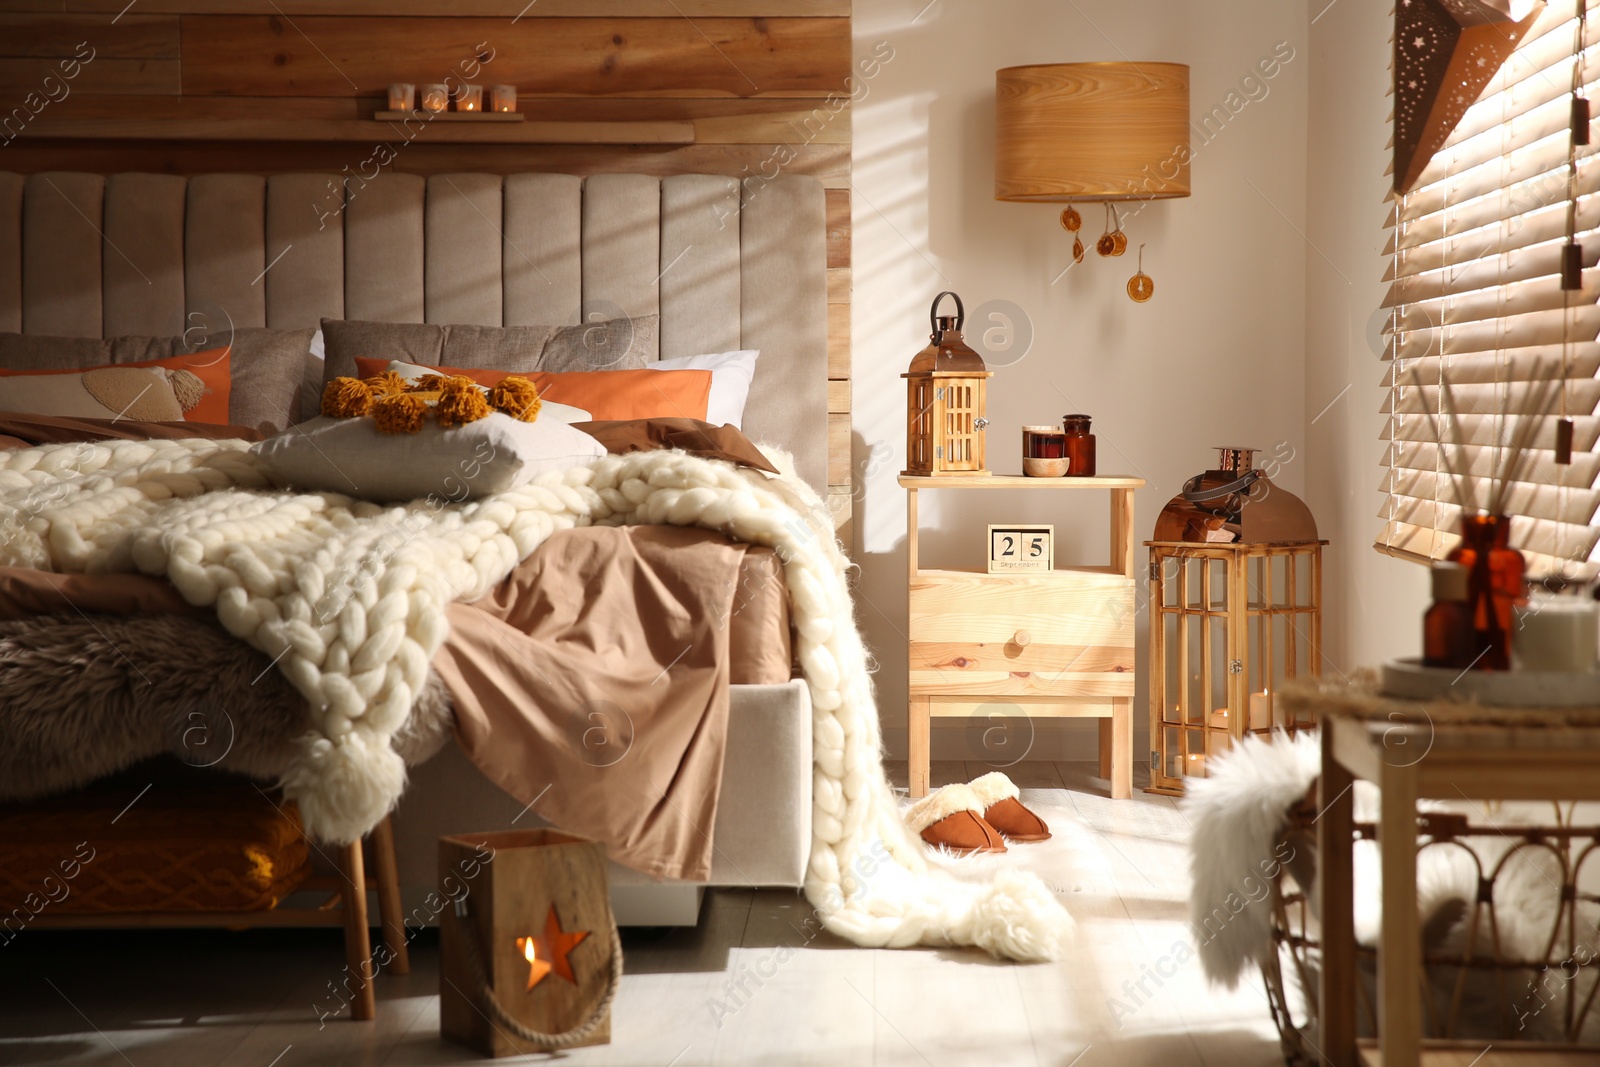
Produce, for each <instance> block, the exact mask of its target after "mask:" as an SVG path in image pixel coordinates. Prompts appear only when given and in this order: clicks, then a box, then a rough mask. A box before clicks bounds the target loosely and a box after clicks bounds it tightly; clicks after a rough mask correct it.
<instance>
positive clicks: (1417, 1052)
mask: <svg viewBox="0 0 1600 1067" xmlns="http://www.w3.org/2000/svg"><path fill="white" fill-rule="evenodd" d="M1289 692H1290V694H1291V695H1290V700H1291V701H1292V702H1293V703H1295V704H1296V705H1299V706H1301V707H1302V708H1303V710H1307V711H1311V712H1313V713H1315V714H1317V715H1318V716H1320V718H1321V721H1322V724H1323V732H1322V781H1321V787H1320V795H1319V797H1318V812H1319V814H1318V819H1317V830H1318V834H1317V850H1318V855H1319V859H1320V868H1321V870H1320V874H1319V877H1318V879H1317V884H1318V893H1319V895H1320V902H1319V907H1320V915H1321V920H1322V931H1323V950H1322V989H1321V1010H1320V1013H1319V1014H1320V1016H1321V1018H1320V1029H1321V1035H1322V1036H1321V1041H1322V1053H1323V1056H1324V1058H1325V1061H1326V1062H1327V1063H1328V1064H1329V1065H1330V1067H1380V1065H1381V1067H1419V1065H1429V1067H1444V1065H1455V1064H1467V1063H1473V1064H1476V1065H1477V1067H1511V1065H1518V1067H1521V1065H1526V1064H1534V1065H1548V1067H1565V1065H1569V1064H1570V1065H1573V1067H1576V1065H1578V1064H1593V1063H1595V1062H1596V1053H1595V1050H1594V1049H1592V1048H1590V1049H1574V1048H1572V1047H1571V1046H1566V1047H1556V1048H1550V1047H1543V1046H1540V1045H1535V1044H1529V1043H1502V1042H1495V1043H1494V1044H1493V1045H1492V1046H1490V1047H1489V1048H1487V1049H1485V1048H1484V1047H1482V1046H1483V1044H1485V1043H1481V1042H1480V1043H1478V1044H1476V1045H1473V1044H1470V1043H1462V1042H1434V1041H1428V1042H1424V1041H1423V1039H1422V1003H1421V992H1420V990H1421V981H1422V934H1421V930H1420V927H1419V924H1418V921H1417V881H1416V874H1417V801H1418V800H1419V799H1422V798H1429V799H1445V800H1461V799H1463V798H1465V799H1468V800H1600V771H1597V770H1596V766H1597V761H1600V708H1584V709H1574V708H1568V709H1561V710H1535V709H1510V708H1502V709H1489V708H1480V707H1474V706H1463V705H1450V704H1446V703H1431V704H1423V703H1418V702H1415V701H1406V700H1390V699H1378V700H1372V699H1360V698H1354V699H1352V698H1341V697H1337V696H1332V695H1328V694H1326V693H1324V694H1323V695H1321V696H1319V695H1318V694H1317V693H1316V691H1314V690H1312V689H1310V688H1300V687H1296V688H1295V689H1294V690H1291V691H1289ZM1357 692H1358V693H1359V692H1360V691H1359V690H1358V691H1357ZM1364 695H1365V696H1367V697H1370V696H1371V694H1370V693H1366V694H1364ZM1356 778H1363V779H1366V780H1367V781H1369V782H1373V783H1376V784H1377V785H1378V787H1379V788H1380V789H1381V790H1382V793H1383V799H1382V802H1381V805H1380V808H1379V821H1378V851H1379V855H1380V859H1381V864H1382V868H1383V924H1382V927H1381V930H1380V934H1379V943H1378V1000H1379V1008H1378V1039H1377V1041H1375V1042H1372V1041H1362V1042H1357V1040H1356V983H1357V976H1356V936H1355V906H1354V901H1355V897H1354V868H1353V846H1352V834H1353V830H1352V824H1353V822H1354V819H1353V808H1352V803H1351V797H1350V794H1351V791H1352V790H1351V786H1352V783H1353V782H1354V780H1355V779H1356Z"/></svg>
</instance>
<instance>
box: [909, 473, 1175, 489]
mask: <svg viewBox="0 0 1600 1067" xmlns="http://www.w3.org/2000/svg"><path fill="white" fill-rule="evenodd" d="M900 484H901V485H902V486H904V487H905V488H907V489H1142V488H1143V487H1144V479H1143V478H1135V477H1133V476H1132V475H1126V474H1099V475H1095V476H1094V477H1092V478H1029V477H1027V476H1025V475H1021V474H984V475H975V476H971V477H967V476H959V475H947V476H945V477H943V478H930V477H928V476H926V475H920V474H902V475H900Z"/></svg>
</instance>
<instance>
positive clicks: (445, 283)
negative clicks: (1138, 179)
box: [0, 173, 828, 492]
mask: <svg viewBox="0 0 1600 1067" xmlns="http://www.w3.org/2000/svg"><path fill="white" fill-rule="evenodd" d="M341 181H343V185H341ZM824 216H825V207H824V198H823V191H822V187H821V185H820V184H819V183H817V182H816V181H815V180H813V179H811V178H805V177H796V176H782V177H779V178H776V179H773V180H771V181H764V180H761V179H755V180H751V181H749V182H746V183H745V184H744V186H743V187H742V189H741V185H740V183H739V182H738V181H737V180H736V179H734V178H729V177H718V176H711V175H678V176H672V177H666V178H656V177H651V176H647V175H639V174H603V175H595V176H593V177H590V178H587V179H584V178H579V177H575V176H571V175H564V174H513V175H508V176H504V177H502V176H500V175H493V174H437V175H433V176H431V177H427V178H424V177H421V176H418V175H411V174H380V175H379V176H377V177H375V178H372V179H366V180H363V179H361V178H356V177H351V178H348V179H341V178H340V176H338V175H329V174H280V175H274V176H271V177H258V176H254V175H242V174H208V175H199V176H196V177H192V178H183V177H176V176H172V175H161V174H112V175H105V176H102V175H98V174H78V173H41V174H34V175H31V176H22V175H17V174H9V173H0V330H6V331H19V332H22V333H30V334H56V335H63V336H74V337H86V336H87V337H113V336H120V335H125V334H136V335H145V336H155V337H170V336H176V335H179V334H182V333H184V331H185V329H186V328H189V327H191V326H193V325H196V324H197V323H201V322H203V323H204V324H205V325H206V326H207V327H208V328H209V329H212V330H216V329H218V328H220V326H221V325H222V323H221V322H220V321H219V320H226V321H227V322H231V323H233V324H234V325H237V326H268V327H274V328H279V329H302V328H307V327H312V326H316V325H317V324H318V322H319V321H320V320H321V319H322V318H325V317H326V318H347V319H368V320H377V321H386V322H433V323H441V324H443V323H468V324H475V325H493V326H499V325H506V326H516V325H532V324H555V325H560V324H567V323H575V322H578V321H580V320H582V321H589V320H591V319H594V318H596V317H598V318H612V317H616V316H617V315H619V314H625V315H630V316H640V315H650V314H659V315H660V317H661V329H660V351H659V352H656V353H653V354H647V356H650V355H653V357H654V358H666V357H673V356H686V355H695V354H698V353H705V352H723V351H727V350H730V349H736V348H759V349H760V350H761V359H760V360H759V361H758V363H757V370H756V379H755V384H754V387H753V388H752V390H751V394H750V401H749V404H748V406H747V408H746V414H745V423H744V425H745V431H746V433H747V434H748V435H749V436H750V437H752V438H753V439H756V440H767V441H772V442H775V443H778V444H781V445H783V446H784V447H786V448H788V449H789V450H790V451H791V452H793V453H794V456H795V460H796V463H797V465H798V467H799V470H800V473H801V474H802V475H803V476H804V477H805V478H806V480H807V481H809V482H810V483H811V484H812V485H813V486H815V487H816V488H817V490H818V491H819V492H826V483H827V432H828V414H827V412H828V397H827V384H828V383H827V378H828V369H827V311H828V308H827V299H828V297H827V273H826V268H827V252H826V248H825V223H824Z"/></svg>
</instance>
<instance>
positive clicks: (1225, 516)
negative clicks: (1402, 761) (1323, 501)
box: [1145, 448, 1327, 795]
mask: <svg viewBox="0 0 1600 1067" xmlns="http://www.w3.org/2000/svg"><path fill="white" fill-rule="evenodd" d="M1220 451H1221V458H1220V460H1219V461H1218V464H1217V467H1216V469H1214V470H1208V471H1206V472H1205V473H1204V474H1198V475H1195V476H1194V477H1193V478H1191V479H1189V481H1188V482H1186V483H1185V484H1184V487H1183V492H1182V493H1180V494H1179V495H1178V496H1176V497H1173V498H1172V500H1171V502H1169V503H1168V504H1167V506H1166V507H1165V508H1163V509H1162V511H1161V515H1160V516H1159V517H1158V518H1157V519H1156V527H1155V537H1154V539H1153V540H1150V541H1146V542H1145V544H1146V545H1147V546H1148V547H1149V549H1150V683H1149V684H1150V748H1151V752H1150V790H1149V791H1150V792H1152V793H1164V794H1167V795H1181V794H1182V793H1183V780H1184V778H1186V777H1204V776H1205V773H1206V767H1207V764H1208V763H1209V761H1210V760H1211V759H1212V758H1213V757H1215V756H1216V755H1218V754H1220V753H1222V752H1224V751H1226V750H1227V748H1228V747H1229V746H1230V745H1232V744H1233V742H1234V741H1236V740H1239V739H1241V738H1243V737H1244V735H1245V734H1246V733H1268V732H1270V731H1271V730H1273V729H1281V730H1286V731H1289V732H1290V733H1293V732H1295V731H1297V730H1301V729H1305V728H1308V727H1310V726H1312V725H1314V724H1313V723H1310V722H1300V721H1294V720H1291V719H1289V718H1288V717H1287V715H1286V709H1285V708H1284V707H1283V705H1282V704H1281V702H1277V701H1275V700H1274V699H1273V694H1274V693H1276V692H1277V691H1278V689H1279V688H1280V687H1281V686H1282V685H1283V683H1284V682H1285V681H1286V680H1287V679H1290V678H1294V677H1297V676H1300V675H1310V676H1313V677H1315V676H1316V675H1319V674H1320V673H1321V660H1322V655H1321V646H1322V546H1323V545H1325V544H1327V542H1326V541H1322V540H1318V538H1317V524H1316V520H1315V519H1314V518H1312V516H1311V511H1310V509H1309V508H1307V507H1306V505H1305V503H1304V502H1303V501H1301V500H1300V498H1299V497H1297V496H1295V495H1294V494H1293V493H1290V492H1289V491H1288V490H1286V489H1283V488H1281V487H1279V486H1276V485H1274V484H1272V481H1271V480H1270V479H1269V478H1268V477H1267V474H1266V472H1265V471H1262V470H1260V469H1258V468H1256V467H1255V465H1254V459H1255V456H1254V450H1253V449H1249V448H1224V449H1221V450H1220Z"/></svg>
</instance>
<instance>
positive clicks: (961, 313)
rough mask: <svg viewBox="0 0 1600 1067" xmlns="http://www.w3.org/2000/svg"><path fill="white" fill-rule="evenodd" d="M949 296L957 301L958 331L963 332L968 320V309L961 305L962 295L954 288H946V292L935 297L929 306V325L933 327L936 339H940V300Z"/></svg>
mask: <svg viewBox="0 0 1600 1067" xmlns="http://www.w3.org/2000/svg"><path fill="white" fill-rule="evenodd" d="M947 296H948V297H950V298H951V299H953V300H954V301H955V302H956V332H957V333H960V332H961V327H962V326H963V325H965V323H966V321H967V309H966V308H964V307H962V306H961V297H960V296H958V295H956V293H955V291H954V290H952V289H946V290H945V291H944V292H942V293H940V294H939V295H938V296H936V297H934V298H933V306H932V307H930V308H928V325H929V326H931V327H932V328H933V336H934V339H935V340H938V337H939V301H941V300H943V299H944V298H945V297H947Z"/></svg>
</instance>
